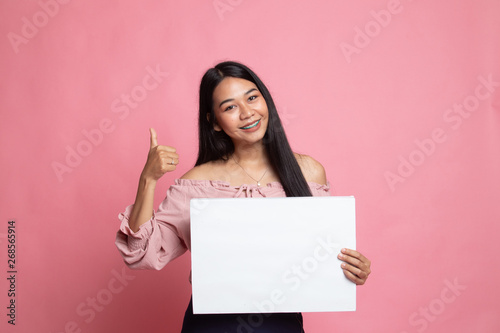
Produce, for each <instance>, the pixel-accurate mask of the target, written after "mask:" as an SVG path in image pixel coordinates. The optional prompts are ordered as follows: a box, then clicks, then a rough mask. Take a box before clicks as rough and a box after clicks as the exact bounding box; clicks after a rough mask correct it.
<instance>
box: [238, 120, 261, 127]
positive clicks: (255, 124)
mask: <svg viewBox="0 0 500 333" xmlns="http://www.w3.org/2000/svg"><path fill="white" fill-rule="evenodd" d="M259 123H260V119H259V120H257V121H256V122H255V123H253V124H251V125H248V126H246V127H240V128H241V129H249V128H252V127H255V126H257V125H258V124H259Z"/></svg>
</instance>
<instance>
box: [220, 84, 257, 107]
mask: <svg viewBox="0 0 500 333" xmlns="http://www.w3.org/2000/svg"><path fill="white" fill-rule="evenodd" d="M254 90H257V88H252V89H250V90H249V91H247V92H246V93H245V95H248V94H250V93H251V92H252V91H254ZM231 101H234V98H228V99H225V100H223V101H222V102H220V104H219V107H221V106H222V104H224V103H227V102H231Z"/></svg>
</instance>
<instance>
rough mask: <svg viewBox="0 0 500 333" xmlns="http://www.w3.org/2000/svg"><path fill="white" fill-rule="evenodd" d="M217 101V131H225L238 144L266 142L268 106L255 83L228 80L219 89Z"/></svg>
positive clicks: (215, 107) (215, 109)
mask: <svg viewBox="0 0 500 333" xmlns="http://www.w3.org/2000/svg"><path fill="white" fill-rule="evenodd" d="M213 102H214V105H213V109H214V113H215V118H216V120H217V124H216V125H214V129H215V130H216V131H224V132H225V133H226V134H227V135H228V136H229V137H230V138H231V139H232V140H233V142H234V143H235V144H238V143H246V144H249V143H250V144H251V143H255V142H258V141H260V140H262V138H263V137H264V134H266V130H267V123H268V120H269V118H268V110H267V103H266V101H265V100H264V97H263V96H262V94H261V93H260V91H259V90H258V89H257V86H256V85H255V84H253V83H252V82H250V81H247V80H244V79H239V78H234V77H226V78H225V79H223V80H222V81H221V82H220V83H219V85H218V86H217V87H216V88H215V90H214V93H213Z"/></svg>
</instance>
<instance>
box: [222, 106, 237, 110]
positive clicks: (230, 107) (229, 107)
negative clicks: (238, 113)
mask: <svg viewBox="0 0 500 333" xmlns="http://www.w3.org/2000/svg"><path fill="white" fill-rule="evenodd" d="M234 108H235V106H234V105H229V106H228V107H227V108H225V109H224V111H229V110H232V109H234Z"/></svg>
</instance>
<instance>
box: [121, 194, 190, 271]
mask: <svg viewBox="0 0 500 333" xmlns="http://www.w3.org/2000/svg"><path fill="white" fill-rule="evenodd" d="M132 208H133V205H130V206H128V207H127V208H126V209H125V211H124V212H123V213H121V214H119V215H118V218H119V219H120V221H121V224H120V228H119V230H118V232H117V234H116V240H115V244H116V247H117V248H118V251H119V252H120V254H121V255H122V257H123V259H124V261H125V263H126V264H127V266H129V267H130V268H132V269H156V270H160V269H162V268H163V267H164V266H165V265H166V264H167V263H169V262H170V261H172V260H174V259H175V258H177V257H179V256H180V255H182V254H183V253H184V252H186V250H187V249H188V246H187V245H186V241H185V240H186V239H188V238H189V199H188V198H187V197H186V195H185V194H184V193H182V191H179V188H178V187H175V186H172V187H171V188H170V189H169V190H168V192H167V196H166V198H165V199H164V200H163V202H162V203H161V204H160V206H159V208H158V210H157V211H156V212H154V213H153V216H152V217H151V219H150V220H149V221H147V222H146V223H144V224H143V225H141V226H140V228H139V230H138V231H137V232H133V231H132V230H131V229H130V227H129V224H128V221H129V217H130V213H131V212H132Z"/></svg>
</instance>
